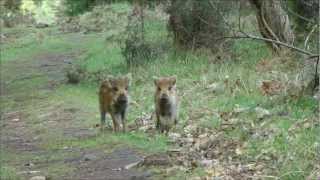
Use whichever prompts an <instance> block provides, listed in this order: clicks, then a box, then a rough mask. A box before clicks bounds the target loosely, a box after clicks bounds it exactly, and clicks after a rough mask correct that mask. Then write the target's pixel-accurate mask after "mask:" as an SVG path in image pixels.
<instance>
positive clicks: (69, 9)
mask: <svg viewBox="0 0 320 180" xmlns="http://www.w3.org/2000/svg"><path fill="white" fill-rule="evenodd" d="M122 1H127V0H64V3H65V5H66V9H65V10H66V13H67V14H68V15H71V16H75V15H79V14H82V13H84V12H86V11H89V10H91V9H92V8H93V7H94V6H96V5H98V4H105V3H108V4H110V3H115V2H122Z"/></svg>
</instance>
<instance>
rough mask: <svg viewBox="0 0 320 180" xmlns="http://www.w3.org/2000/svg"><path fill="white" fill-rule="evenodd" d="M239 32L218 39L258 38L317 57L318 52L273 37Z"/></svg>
mask: <svg viewBox="0 0 320 180" xmlns="http://www.w3.org/2000/svg"><path fill="white" fill-rule="evenodd" d="M241 33H242V34H243V35H240V36H225V37H222V38H219V39H255V40H260V41H266V42H272V43H275V44H278V45H280V46H284V47H287V48H289V49H293V50H295V51H298V52H300V53H303V54H306V55H309V56H311V57H319V54H313V53H311V52H309V51H306V50H304V49H301V48H298V47H295V46H292V45H289V44H287V43H284V42H281V41H278V40H273V39H268V38H263V37H259V36H254V35H251V34H247V33H243V32H241ZM219 39H218V40H219Z"/></svg>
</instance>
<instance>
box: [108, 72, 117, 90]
mask: <svg viewBox="0 0 320 180" xmlns="http://www.w3.org/2000/svg"><path fill="white" fill-rule="evenodd" d="M106 81H108V83H109V87H112V86H113V85H114V83H115V81H116V78H115V77H114V76H112V75H108V77H107V80H106Z"/></svg>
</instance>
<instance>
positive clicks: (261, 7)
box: [250, 0, 294, 53]
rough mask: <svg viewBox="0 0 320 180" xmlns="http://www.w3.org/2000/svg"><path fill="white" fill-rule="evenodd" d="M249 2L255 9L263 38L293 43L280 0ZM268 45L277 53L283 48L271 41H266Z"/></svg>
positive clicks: (292, 35)
mask: <svg viewBox="0 0 320 180" xmlns="http://www.w3.org/2000/svg"><path fill="white" fill-rule="evenodd" d="M250 3H251V4H252V5H253V6H254V7H255V8H256V10H257V12H256V17H257V21H258V25H259V30H260V33H261V35H262V36H263V37H264V38H268V39H273V40H276V41H281V42H284V43H287V44H290V45H291V44H293V41H294V34H293V32H292V30H291V27H290V22H289V17H288V14H287V13H286V12H285V11H284V10H283V9H282V7H281V2H280V0H250ZM268 45H270V47H271V48H272V49H273V50H274V51H275V52H277V53H279V52H280V51H281V49H282V48H283V47H281V46H279V45H277V44H275V43H272V42H268Z"/></svg>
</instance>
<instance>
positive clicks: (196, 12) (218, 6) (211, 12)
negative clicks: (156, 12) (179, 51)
mask: <svg viewBox="0 0 320 180" xmlns="http://www.w3.org/2000/svg"><path fill="white" fill-rule="evenodd" d="M230 5H232V1H225V0H217V1H210V0H203V1H193V0H172V1H171V5H170V6H169V7H168V10H167V12H168V14H169V15H170V17H169V26H168V28H169V30H170V31H171V32H172V33H173V35H174V43H175V44H176V45H178V46H180V47H184V48H189V49H191V48H199V47H209V48H215V47H217V46H218V45H219V44H220V43H221V40H218V39H220V38H221V37H222V36H224V35H225V34H226V33H227V31H228V29H227V27H226V25H225V23H224V22H223V15H226V14H227V13H228V12H229V10H230V9H229V8H227V7H230Z"/></svg>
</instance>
